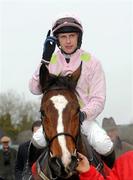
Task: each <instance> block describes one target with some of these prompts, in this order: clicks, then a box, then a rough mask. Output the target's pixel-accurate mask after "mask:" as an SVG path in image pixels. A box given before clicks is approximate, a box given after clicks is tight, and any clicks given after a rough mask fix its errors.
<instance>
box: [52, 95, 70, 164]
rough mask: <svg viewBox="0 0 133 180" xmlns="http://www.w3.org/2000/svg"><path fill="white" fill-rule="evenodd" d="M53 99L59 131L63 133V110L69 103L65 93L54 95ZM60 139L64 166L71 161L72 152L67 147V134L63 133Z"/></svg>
mask: <svg viewBox="0 0 133 180" xmlns="http://www.w3.org/2000/svg"><path fill="white" fill-rule="evenodd" d="M51 101H52V102H53V104H54V107H55V108H56V109H57V111H58V123H57V133H62V132H64V126H63V119H62V112H63V109H64V108H65V107H66V105H67V104H68V101H67V99H66V98H65V97H64V96H63V95H57V96H53V97H52V98H51ZM58 141H59V144H60V146H61V150H62V162H63V164H64V166H65V167H66V166H67V165H68V164H69V163H70V161H71V154H70V152H69V151H68V149H67V146H66V140H65V136H63V135H61V136H58Z"/></svg>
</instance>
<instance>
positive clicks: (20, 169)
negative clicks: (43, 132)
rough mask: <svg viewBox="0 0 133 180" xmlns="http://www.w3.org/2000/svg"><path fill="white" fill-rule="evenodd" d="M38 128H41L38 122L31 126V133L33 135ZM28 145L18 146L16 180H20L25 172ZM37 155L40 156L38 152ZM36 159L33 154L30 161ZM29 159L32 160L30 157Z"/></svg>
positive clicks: (27, 143)
mask: <svg viewBox="0 0 133 180" xmlns="http://www.w3.org/2000/svg"><path fill="white" fill-rule="evenodd" d="M40 126H41V121H40V120H38V121H35V122H34V123H33V124H32V128H31V130H32V133H33V134H34V133H35V132H36V131H37V129H38V128H39V127H40ZM30 145H31V142H30V141H27V142H24V143H22V144H20V146H19V148H18V153H17V159H16V165H15V178H16V180H21V179H22V177H23V175H24V173H25V171H26V168H27V163H28V160H29V155H28V154H29V153H28V151H29V148H30V147H31V146H30ZM38 153H39V154H40V152H38ZM33 154H34V153H33ZM37 157H38V154H34V159H33V160H32V161H35V160H36V158H37ZM30 159H32V157H30ZM31 163H32V162H31Z"/></svg>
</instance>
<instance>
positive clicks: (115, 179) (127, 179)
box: [77, 151, 133, 180]
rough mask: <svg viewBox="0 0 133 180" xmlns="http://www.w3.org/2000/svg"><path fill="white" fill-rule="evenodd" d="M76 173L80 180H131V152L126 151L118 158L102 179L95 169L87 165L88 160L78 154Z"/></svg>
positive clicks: (132, 152) (132, 155)
mask: <svg viewBox="0 0 133 180" xmlns="http://www.w3.org/2000/svg"><path fill="white" fill-rule="evenodd" d="M79 158H80V161H79V164H78V166H77V171H78V172H79V174H80V175H79V176H80V180H132V179H133V165H132V163H133V151H128V152H125V153H124V154H122V155H121V156H119V157H118V159H117V160H116V161H115V163H114V166H113V168H112V169H110V173H109V174H108V175H107V176H106V177H103V176H102V175H101V174H100V173H99V172H98V171H97V170H96V168H95V167H93V166H92V165H90V164H89V161H88V159H87V158H86V157H85V156H84V155H82V154H80V153H79Z"/></svg>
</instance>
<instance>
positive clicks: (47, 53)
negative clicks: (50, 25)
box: [42, 30, 56, 63]
mask: <svg viewBox="0 0 133 180" xmlns="http://www.w3.org/2000/svg"><path fill="white" fill-rule="evenodd" d="M50 33H51V30H49V31H48V34H47V37H46V40H45V42H44V47H43V54H42V59H44V60H45V62H47V63H49V61H50V59H51V56H52V54H53V52H54V50H55V47H56V37H54V36H50Z"/></svg>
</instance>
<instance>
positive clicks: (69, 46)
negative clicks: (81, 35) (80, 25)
mask: <svg viewBox="0 0 133 180" xmlns="http://www.w3.org/2000/svg"><path fill="white" fill-rule="evenodd" d="M58 41H59V44H60V48H61V49H62V50H63V51H64V52H65V53H66V54H71V53H73V52H74V51H75V49H76V48H77V42H78V33H77V32H72V33H59V34H58Z"/></svg>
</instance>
